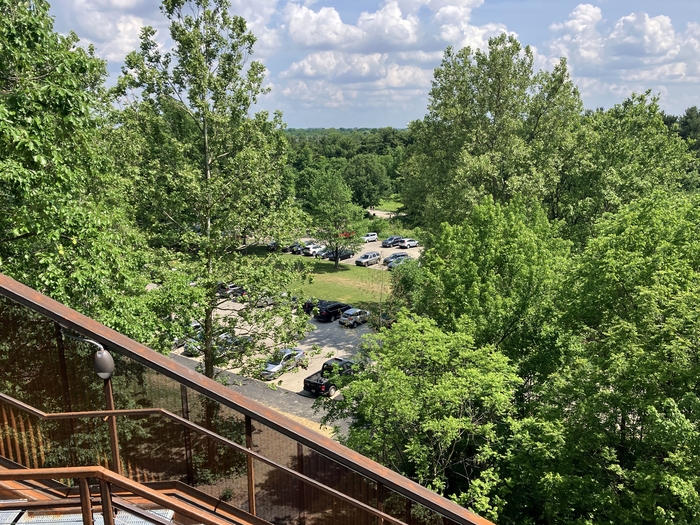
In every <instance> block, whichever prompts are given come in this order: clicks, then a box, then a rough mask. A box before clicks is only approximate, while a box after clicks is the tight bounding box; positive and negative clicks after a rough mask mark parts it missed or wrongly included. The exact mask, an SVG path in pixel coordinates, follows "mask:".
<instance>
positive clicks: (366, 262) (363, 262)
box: [355, 252, 382, 266]
mask: <svg viewBox="0 0 700 525" xmlns="http://www.w3.org/2000/svg"><path fill="white" fill-rule="evenodd" d="M381 259H382V256H381V255H380V254H379V252H367V253H363V254H362V255H360V257H359V258H358V259H357V260H356V261H355V264H356V265H357V266H370V265H372V264H377V263H378V262H379V261H381Z"/></svg>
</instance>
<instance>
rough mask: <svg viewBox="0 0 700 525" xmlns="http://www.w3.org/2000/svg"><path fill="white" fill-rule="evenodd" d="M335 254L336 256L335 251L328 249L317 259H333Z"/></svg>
mask: <svg viewBox="0 0 700 525" xmlns="http://www.w3.org/2000/svg"><path fill="white" fill-rule="evenodd" d="M334 254H335V250H333V249H331V248H326V249H325V250H323V251H322V252H321V253H319V254H318V255H317V256H316V257H318V258H319V259H328V258H329V257H331V256H332V255H334Z"/></svg>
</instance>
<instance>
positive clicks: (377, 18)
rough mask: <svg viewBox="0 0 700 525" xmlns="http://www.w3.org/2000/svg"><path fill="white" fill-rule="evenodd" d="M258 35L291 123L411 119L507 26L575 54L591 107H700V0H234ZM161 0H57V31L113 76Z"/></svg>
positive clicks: (162, 27) (540, 59)
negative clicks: (444, 60)
mask: <svg viewBox="0 0 700 525" xmlns="http://www.w3.org/2000/svg"><path fill="white" fill-rule="evenodd" d="M232 4H233V5H232V9H231V10H232V12H233V13H235V14H240V15H242V16H244V17H245V18H246V20H247V21H248V24H249V27H250V28H251V29H252V31H253V33H254V34H255V35H256V36H257V37H258V42H257V44H256V48H255V49H256V51H255V54H254V57H253V58H255V59H257V60H260V61H262V62H263V63H264V64H265V66H266V67H267V69H268V75H267V78H266V82H267V84H268V85H269V86H270V87H271V88H272V92H271V94H270V95H267V96H266V97H264V98H263V99H262V100H261V102H260V103H259V104H258V105H259V106H260V107H261V108H262V109H270V110H272V109H280V110H282V111H283V113H284V120H285V121H286V122H287V124H288V125H289V126H290V127H381V126H394V127H405V126H406V124H407V123H408V122H410V121H411V120H414V119H419V118H422V117H423V116H424V115H425V113H426V105H427V101H428V92H429V90H430V80H431V78H432V74H433V69H434V68H435V67H436V66H438V65H439V63H440V59H441V57H442V53H443V51H444V49H445V48H446V47H447V46H448V45H452V46H454V47H463V46H466V45H470V46H472V47H479V48H485V46H486V43H487V41H488V38H489V37H491V36H494V35H497V34H499V33H501V32H508V33H512V34H514V35H516V36H517V37H518V39H519V40H520V41H521V42H522V43H523V44H526V45H530V46H531V47H532V48H533V50H534V52H535V64H536V67H537V68H550V67H551V66H552V64H553V63H554V62H555V61H556V60H558V58H559V57H561V56H566V57H567V60H568V63H569V65H570V67H571V73H572V76H573V78H574V81H575V82H576V84H577V85H578V86H579V90H580V91H581V95H582V98H583V101H584V104H585V106H586V107H588V108H595V107H599V106H603V107H610V106H612V105H613V104H615V103H619V102H621V101H622V100H624V98H625V97H626V96H628V95H629V94H630V93H632V92H640V91H645V90H647V89H651V90H652V91H653V92H654V93H656V94H659V95H660V97H661V107H662V108H664V109H665V110H666V111H667V112H669V113H673V114H681V113H682V112H683V111H684V110H685V109H686V108H687V107H690V106H694V105H697V106H700V90H699V89H698V88H699V87H700V1H699V0H671V1H667V2H659V1H658V0H657V1H654V2H652V1H648V0H636V1H628V0H597V1H591V2H590V3H583V2H576V1H569V0H356V1H352V0H350V1H348V0H252V1H251V0H232ZM158 5H159V4H158V2H157V1H156V0H53V1H52V2H51V6H52V8H51V12H52V14H53V15H54V17H55V20H56V22H55V29H56V30H57V31H59V32H62V33H66V32H68V31H69V30H71V29H72V30H74V31H76V33H77V34H78V36H80V37H81V39H82V41H83V43H85V44H88V43H92V44H94V45H95V48H96V50H97V53H98V55H99V56H101V57H102V58H104V59H106V60H107V61H108V68H109V71H110V74H111V80H110V81H111V82H113V81H114V80H115V79H116V77H117V76H118V74H119V70H120V67H121V65H122V61H123V58H124V56H125V55H126V54H127V53H128V52H129V51H131V50H133V49H136V48H137V47H138V32H139V29H140V28H141V27H142V26H144V25H151V26H154V27H155V28H156V29H157V30H158V31H159V33H158V35H159V40H160V41H161V42H162V44H163V47H164V48H167V47H168V45H169V41H168V38H167V23H166V20H165V18H164V17H163V16H162V15H161V14H160V12H159V9H158Z"/></svg>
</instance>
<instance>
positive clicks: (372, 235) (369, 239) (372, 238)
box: [362, 232, 379, 242]
mask: <svg viewBox="0 0 700 525" xmlns="http://www.w3.org/2000/svg"><path fill="white" fill-rule="evenodd" d="M378 239H379V237H377V234H376V233H373V232H370V233H365V234H364V235H363V236H362V240H363V241H364V242H374V241H376V240H378Z"/></svg>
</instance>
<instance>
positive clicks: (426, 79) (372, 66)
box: [280, 51, 432, 89]
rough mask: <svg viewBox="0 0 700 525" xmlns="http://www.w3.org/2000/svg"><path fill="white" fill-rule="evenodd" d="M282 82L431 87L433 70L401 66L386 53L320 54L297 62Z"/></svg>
mask: <svg viewBox="0 0 700 525" xmlns="http://www.w3.org/2000/svg"><path fill="white" fill-rule="evenodd" d="M280 77H281V78H307V79H320V78H323V79H326V80H328V81H329V82H332V83H334V84H345V85H349V84H354V85H356V87H358V88H359V87H361V86H364V87H365V88H368V87H372V88H376V89H384V88H387V87H392V88H404V87H423V88H426V87H429V86H430V79H431V78H432V69H422V68H420V67H417V66H413V65H400V64H397V63H396V62H392V61H390V60H389V55H388V54H387V53H368V54H363V53H343V52H341V51H320V52H318V53H312V54H310V55H307V56H306V57H305V58H304V59H303V60H300V61H298V62H294V63H293V64H292V65H291V66H290V67H289V68H288V69H287V70H285V71H284V72H282V73H281V74H280Z"/></svg>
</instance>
